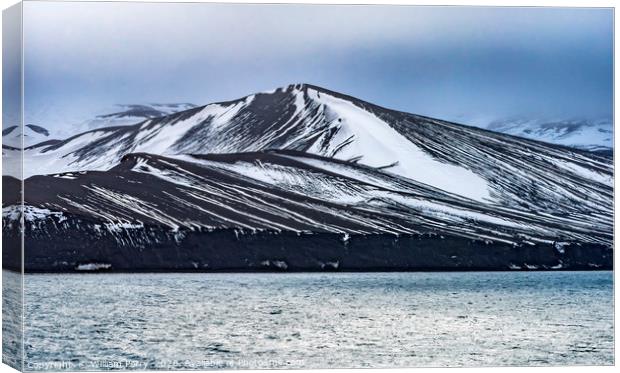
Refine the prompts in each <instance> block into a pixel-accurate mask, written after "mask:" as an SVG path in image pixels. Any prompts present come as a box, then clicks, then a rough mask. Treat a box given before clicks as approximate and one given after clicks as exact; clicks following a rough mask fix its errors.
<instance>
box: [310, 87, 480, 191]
mask: <svg viewBox="0 0 620 373" xmlns="http://www.w3.org/2000/svg"><path fill="white" fill-rule="evenodd" d="M308 92H309V94H311V97H312V98H313V99H314V100H317V101H320V102H321V103H323V104H325V105H326V110H328V111H330V112H331V114H332V116H333V117H334V121H333V122H332V123H333V125H335V126H337V128H338V132H337V134H336V135H335V137H334V138H333V139H332V141H331V142H330V146H329V149H328V151H327V153H333V154H325V153H326V152H325V149H322V148H321V142H320V141H317V142H315V144H314V145H313V147H312V148H311V149H310V150H309V152H310V153H315V154H321V155H325V156H330V155H333V156H334V157H335V158H337V159H342V160H351V159H356V158H358V157H361V158H360V160H359V162H360V163H362V164H365V165H368V166H371V167H386V166H390V165H393V166H390V167H388V168H386V169H385V171H387V172H390V173H393V174H397V175H400V176H404V177H407V178H410V179H413V180H416V181H419V182H421V183H424V184H428V185H431V186H434V187H436V188H440V189H443V190H445V191H447V192H450V193H454V194H457V195H461V196H463V197H467V198H470V199H473V200H476V201H485V200H487V201H489V200H491V196H490V193H489V187H488V184H487V182H486V181H485V180H484V179H483V178H482V177H480V176H478V175H476V174H475V173H473V172H472V171H470V170H468V169H466V168H463V167H459V166H455V165H451V164H448V163H444V162H440V161H438V160H436V159H434V158H433V157H432V156H431V155H429V154H428V153H426V152H424V151H423V150H421V149H420V148H418V147H417V146H416V145H415V144H413V143H412V142H411V141H409V140H408V139H407V138H405V137H404V136H403V135H401V134H400V133H398V132H397V131H396V130H395V129H393V128H392V127H391V126H390V125H389V124H388V123H386V122H384V121H382V120H381V119H379V118H377V117H376V116H375V115H373V114H372V113H369V112H367V111H365V110H363V109H361V108H360V107H358V106H356V105H354V104H352V103H351V102H348V101H345V100H342V99H339V98H336V97H333V96H331V95H328V94H325V93H323V94H321V95H320V97H319V96H318V94H317V92H316V91H315V90H308ZM351 139H352V141H351ZM456 181H458V182H456Z"/></svg>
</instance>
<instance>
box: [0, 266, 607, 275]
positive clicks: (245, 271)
mask: <svg viewBox="0 0 620 373" xmlns="http://www.w3.org/2000/svg"><path fill="white" fill-rule="evenodd" d="M2 270H4V271H9V272H12V273H15V274H22V272H21V271H20V270H16V269H13V268H7V267H3V268H2ZM613 271H614V269H613V267H611V268H592V267H584V268H567V269H551V268H538V269H527V268H525V269H504V268H498V269H488V268H487V269H477V268H471V269H469V268H468V269H465V268H462V269H458V270H457V269H449V268H444V269H442V268H438V269H408V270H398V269H363V270H332V271H327V270H304V271H285V270H281V271H274V270H260V269H254V270H251V269H239V270H211V271H208V270H204V269H196V270H191V269H187V270H168V269H161V270H154V269H148V270H131V271H130V270H127V271H125V270H96V271H81V270H73V271H24V272H23V274H24V275H45V274H49V275H54V274H111V275H114V274H145V273H151V274H166V273H176V274H226V273H231V274H232V273H237V274H257V273H262V274H297V273H317V274H318V273H324V274H328V273H469V272H478V273H485V272H519V273H522V272H613Z"/></svg>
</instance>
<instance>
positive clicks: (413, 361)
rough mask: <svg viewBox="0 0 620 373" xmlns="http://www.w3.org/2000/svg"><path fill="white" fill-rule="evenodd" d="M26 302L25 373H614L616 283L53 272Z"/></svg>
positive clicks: (440, 276)
mask: <svg viewBox="0 0 620 373" xmlns="http://www.w3.org/2000/svg"><path fill="white" fill-rule="evenodd" d="M17 276H18V275H17V274H14V273H12V272H7V271H3V277H4V281H5V282H6V281H7V280H8V281H18V280H15V278H18V277H17ZM10 294H17V292H13V293H10V292H9V293H8V295H10ZM24 295H25V298H24V300H25V302H26V304H25V320H24V325H25V329H24V342H25V343H24V346H25V357H26V363H25V366H24V367H25V369H27V370H63V369H66V370H109V369H219V368H237V369H243V368H354V367H420V366H508V365H519V366H530V365H534V366H539V365H543V366H544V365H582V364H587V365H591V364H606V365H608V364H613V362H614V360H613V351H614V345H613V342H614V341H613V328H614V324H613V274H612V272H491V273H486V272H468V273H322V274H321V273H298V274H265V273H261V274H161V273H158V274H46V275H26V278H25V289H24ZM16 299H17V298H16ZM16 299H15V300H16ZM7 302H9V303H10V302H11V300H10V299H9V300H8V301H7ZM6 305H9V304H7V303H5V307H6ZM10 329H11V326H10V325H9V326H8V327H7V328H6V329H5V333H6V331H7V330H9V331H10Z"/></svg>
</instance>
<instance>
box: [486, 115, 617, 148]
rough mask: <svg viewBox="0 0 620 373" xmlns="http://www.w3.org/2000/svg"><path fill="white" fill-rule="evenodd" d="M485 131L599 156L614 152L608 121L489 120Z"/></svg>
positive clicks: (611, 130)
mask: <svg viewBox="0 0 620 373" xmlns="http://www.w3.org/2000/svg"><path fill="white" fill-rule="evenodd" d="M486 128H488V129H489V130H491V131H496V132H502V133H508V134H511V135H515V136H521V137H526V138H530V139H534V140H539V141H544V142H549V143H554V144H560V145H566V146H571V147H575V148H580V149H585V150H590V151H596V152H599V153H601V154H612V149H613V137H614V136H613V123H612V121H611V120H609V119H598V120H587V119H562V120H549V119H531V118H509V119H503V120H495V121H492V122H491V123H489V124H488V125H487V127H486Z"/></svg>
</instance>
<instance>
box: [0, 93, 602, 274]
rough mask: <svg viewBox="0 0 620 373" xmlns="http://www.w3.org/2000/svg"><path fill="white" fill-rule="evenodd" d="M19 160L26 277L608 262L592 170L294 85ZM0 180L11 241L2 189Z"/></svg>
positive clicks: (553, 152) (9, 199) (593, 166)
mask: <svg viewBox="0 0 620 373" xmlns="http://www.w3.org/2000/svg"><path fill="white" fill-rule="evenodd" d="M4 151H5V153H7V152H10V150H7V149H5V150H4ZM24 162H25V176H26V177H27V179H26V180H25V196H24V200H25V207H24V209H25V211H24V213H25V221H26V226H27V227H26V228H27V235H26V257H25V262H26V267H27V270H41V271H66V270H73V269H76V268H91V267H92V266H90V267H89V265H90V264H97V263H98V264H97V265H99V264H101V265H102V266H105V267H106V268H107V267H111V268H112V269H115V270H191V269H201V270H260V269H268V270H273V269H280V270H282V269H288V270H322V269H330V268H331V269H342V270H365V269H372V270H378V269H381V270H415V269H509V268H523V269H527V268H609V267H611V263H612V248H611V247H612V241H613V212H612V211H613V209H612V205H613V186H612V185H613V165H612V161H611V160H609V159H608V158H604V157H598V156H596V155H594V154H592V153H589V152H585V151H579V150H575V149H570V148H566V147H562V146H557V145H550V144H546V143H542V142H537V141H533V140H527V139H523V138H519V137H514V136H510V135H504V134H499V133H494V132H490V131H486V130H482V129H479V128H474V127H467V126H462V125H457V124H453V123H449V122H445V121H441V120H437V119H432V118H427V117H422V116H417V115H413V114H408V113H403V112H397V111H393V110H389V109H385V108H382V107H379V106H376V105H373V104H370V103H367V102H364V101H361V100H358V99H355V98H352V97H349V96H345V95H341V94H338V93H335V92H331V91H329V90H326V89H323V88H319V87H316V86H311V85H291V86H288V87H285V88H281V89H278V90H275V91H272V92H268V93H259V94H255V95H251V96H247V97H244V98H242V99H239V100H235V101H230V102H224V103H218V104H210V105H206V106H202V107H197V108H193V109H190V110H186V111H183V112H179V113H175V114H172V115H169V116H163V117H158V118H153V119H149V120H146V121H143V122H141V123H137V124H135V125H130V126H120V127H113V128H104V129H101V130H95V131H89V132H86V133H83V134H79V135H76V136H74V137H71V138H69V139H66V140H64V141H61V142H58V143H55V144H50V145H49V146H42V147H37V148H34V149H27V150H26V151H25V154H24ZM4 182H5V189H7V190H6V191H5V196H4V201H3V208H4V218H3V220H4V223H5V224H4V231H5V235H4V236H6V237H11V236H15V234H16V233H15V228H16V226H17V225H16V224H15V221H14V220H13V219H15V218H16V217H18V216H19V208H18V206H16V203H17V201H18V200H19V195H18V188H17V183H18V181H17V180H16V179H13V178H12V177H11V176H5V177H4ZM10 185H14V187H10ZM9 259H10V258H9ZM5 263H7V257H6V256H5ZM13 264H15V263H13ZM7 265H9V266H10V265H11V264H10V260H9V264H7Z"/></svg>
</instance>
